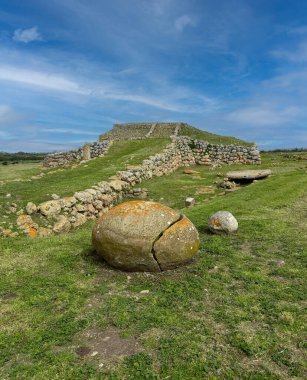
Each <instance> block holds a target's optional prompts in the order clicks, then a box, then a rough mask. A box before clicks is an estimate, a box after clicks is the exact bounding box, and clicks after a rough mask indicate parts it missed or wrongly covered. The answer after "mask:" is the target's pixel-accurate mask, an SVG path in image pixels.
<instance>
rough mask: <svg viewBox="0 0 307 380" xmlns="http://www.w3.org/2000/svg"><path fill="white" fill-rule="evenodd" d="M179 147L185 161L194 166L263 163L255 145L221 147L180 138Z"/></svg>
mask: <svg viewBox="0 0 307 380" xmlns="http://www.w3.org/2000/svg"><path fill="white" fill-rule="evenodd" d="M177 140H178V146H179V149H180V151H181V154H182V156H184V161H187V162H190V163H191V164H192V165H193V162H194V164H197V165H212V164H216V163H219V164H228V165H231V164H253V165H257V164H260V163H261V157H260V152H259V150H258V149H257V148H256V146H255V145H252V146H240V145H234V144H232V145H219V144H209V143H208V142H206V141H201V140H192V139H190V138H189V137H179V138H178V139H177Z"/></svg>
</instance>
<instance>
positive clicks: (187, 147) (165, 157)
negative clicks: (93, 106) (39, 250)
mask: <svg viewBox="0 0 307 380" xmlns="http://www.w3.org/2000/svg"><path fill="white" fill-rule="evenodd" d="M149 125H150V127H149ZM167 125H168V126H169V128H168V131H167V133H172V135H171V143H170V144H169V145H167V146H166V148H165V149H163V150H162V151H161V152H160V153H158V154H156V155H154V156H150V157H148V158H147V159H145V160H143V162H142V163H141V164H140V165H133V166H127V167H126V169H125V170H121V171H119V172H117V174H116V175H115V176H113V177H112V178H110V181H108V182H107V181H102V182H98V183H96V184H95V185H93V186H92V187H91V188H89V189H85V190H84V191H79V192H76V193H75V194H73V195H72V196H71V197H64V198H60V199H52V200H50V201H47V202H44V203H42V204H40V205H35V204H33V203H31V202H29V203H28V205H27V207H26V212H27V214H28V215H27V216H28V217H29V218H30V219H31V216H32V215H35V214H36V215H38V216H40V217H41V221H42V223H41V224H42V225H40V226H38V225H37V224H36V223H34V224H33V222H31V220H29V218H27V223H26V226H25V228H24V230H25V231H31V236H37V235H38V236H47V235H49V234H51V233H60V232H62V231H68V230H69V229H70V228H75V227H78V226H80V225H81V224H83V223H85V222H86V221H87V220H88V219H94V218H96V217H98V216H99V215H102V214H103V213H104V212H106V211H108V210H109V209H110V208H111V207H113V205H114V204H116V203H117V202H119V201H121V200H122V198H123V197H126V196H133V195H134V190H133V186H135V185H136V184H139V183H141V182H142V181H143V180H147V179H150V178H152V177H160V176H163V175H168V174H170V173H172V172H174V171H175V170H177V169H178V168H179V167H187V166H192V165H195V164H199V165H215V164H233V163H242V164H259V163H260V162H261V160H260V154H259V151H258V150H257V149H256V147H255V146H250V147H248V146H239V145H217V144H209V143H208V142H205V141H199V140H193V139H191V138H190V137H187V136H176V134H177V133H178V131H179V130H180V128H181V127H182V126H185V124H183V123H167ZM160 127H161V128H160ZM162 127H164V124H163V125H162V124H160V125H158V124H157V123H156V124H140V125H137V128H136V129H137V130H138V131H141V132H142V133H143V132H146V133H144V135H147V136H149V135H150V136H152V135H154V134H158V135H159V133H160V132H159V131H160V130H162ZM113 130H115V131H120V132H119V133H118V135H117V137H115V138H119V135H120V134H121V136H122V138H123V134H125V132H124V130H125V129H124V128H122V127H121V126H120V127H118V128H117V127H114V128H113ZM113 130H112V131H113ZM122 132H123V133H122ZM141 132H140V134H141ZM134 136H135V135H134ZM145 138H146V137H145ZM111 144H112V140H111V139H110V138H106V139H105V140H103V141H101V142H99V143H98V142H96V143H93V144H89V145H88V146H87V147H86V148H85V149H83V148H80V149H78V150H76V151H70V152H67V153H56V154H53V155H49V156H48V157H47V158H46V160H45V162H44V165H45V166H47V167H57V166H65V165H68V164H70V163H72V162H80V161H82V160H83V159H84V157H86V158H88V157H89V153H90V157H91V158H94V157H98V156H101V155H103V154H105V153H106V152H107V150H108V149H109V147H110V145H111ZM84 150H86V152H84ZM138 193H139V192H138ZM144 196H146V194H145V193H144ZM30 215H31V216H30ZM35 219H37V220H39V218H35ZM22 226H23V224H20V228H22ZM34 230H35V231H36V232H35V231H34ZM29 234H30V233H29Z"/></svg>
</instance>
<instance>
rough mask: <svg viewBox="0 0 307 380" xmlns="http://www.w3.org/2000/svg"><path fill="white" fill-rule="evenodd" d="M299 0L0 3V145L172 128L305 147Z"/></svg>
mask: <svg viewBox="0 0 307 380" xmlns="http://www.w3.org/2000/svg"><path fill="white" fill-rule="evenodd" d="M306 84H307V1H303V0H287V1H286V0H270V1H267V0H265V1H264V0H218V1H212V0H210V1H209V0H189V1H188V0H185V1H183V0H151V1H150V0H112V1H106V0H100V1H99V0H49V1H44V0H27V1H20V0H10V1H5V0H0V150H5V151H19V150H23V151H54V150H66V149H69V148H72V147H76V146H79V145H81V144H83V143H84V142H89V141H94V140H96V139H97V136H98V135H99V134H100V133H102V132H104V131H106V130H109V129H110V128H111V127H112V124H113V123H119V122H133V121H136V122H139V121H183V122H187V123H190V124H192V125H194V126H196V127H198V128H201V129H204V130H207V131H210V132H213V133H219V134H223V135H230V136H236V137H240V138H242V139H245V140H248V141H255V142H256V143H257V144H258V146H259V147H260V148H262V149H270V148H280V147H289V148H291V147H307V85H306Z"/></svg>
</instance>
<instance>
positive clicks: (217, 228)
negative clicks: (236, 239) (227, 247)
mask: <svg viewBox="0 0 307 380" xmlns="http://www.w3.org/2000/svg"><path fill="white" fill-rule="evenodd" d="M208 227H209V230H210V231H211V232H213V233H214V234H222V233H226V234H230V233H232V232H236V231H237V230H238V222H237V219H236V218H235V217H234V216H233V215H232V214H231V213H230V212H229V211H218V212H216V213H215V214H213V215H211V216H210V218H209V222H208Z"/></svg>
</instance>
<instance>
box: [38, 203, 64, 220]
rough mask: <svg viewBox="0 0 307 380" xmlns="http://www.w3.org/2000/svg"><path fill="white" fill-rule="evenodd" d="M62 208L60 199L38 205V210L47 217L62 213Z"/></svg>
mask: <svg viewBox="0 0 307 380" xmlns="http://www.w3.org/2000/svg"><path fill="white" fill-rule="evenodd" d="M61 208H62V207H61V202H60V200H59V199H58V200H52V201H47V202H44V203H41V204H40V205H38V210H39V211H40V212H41V214H43V215H44V216H47V217H48V216H55V215H58V214H59V213H60V211H61Z"/></svg>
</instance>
